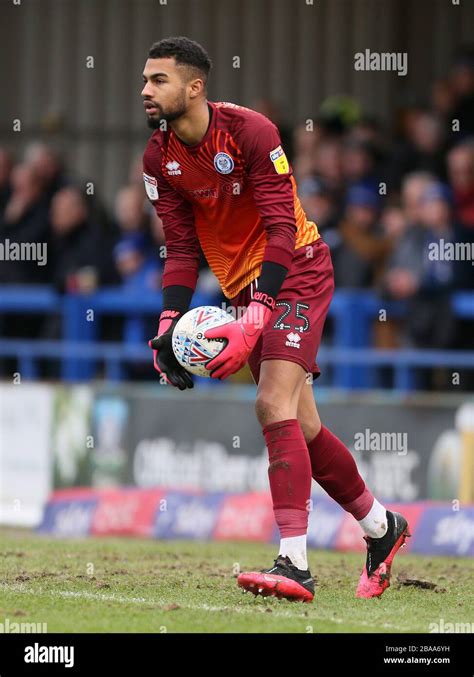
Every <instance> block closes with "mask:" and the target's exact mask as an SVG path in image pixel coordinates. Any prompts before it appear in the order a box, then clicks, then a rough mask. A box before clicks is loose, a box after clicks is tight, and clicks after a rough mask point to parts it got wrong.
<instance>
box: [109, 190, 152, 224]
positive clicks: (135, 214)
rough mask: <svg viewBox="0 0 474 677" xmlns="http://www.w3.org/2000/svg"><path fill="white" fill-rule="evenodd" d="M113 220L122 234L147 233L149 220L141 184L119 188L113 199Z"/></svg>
mask: <svg viewBox="0 0 474 677" xmlns="http://www.w3.org/2000/svg"><path fill="white" fill-rule="evenodd" d="M115 218H116V220H117V223H118V226H119V229H120V231H121V232H122V233H133V232H142V233H144V232H147V231H148V229H149V218H148V214H147V212H146V210H145V193H144V190H143V182H142V183H141V184H140V185H139V186H138V185H135V184H131V185H129V186H125V187H124V188H121V189H120V190H119V191H118V193H117V196H116V198H115Z"/></svg>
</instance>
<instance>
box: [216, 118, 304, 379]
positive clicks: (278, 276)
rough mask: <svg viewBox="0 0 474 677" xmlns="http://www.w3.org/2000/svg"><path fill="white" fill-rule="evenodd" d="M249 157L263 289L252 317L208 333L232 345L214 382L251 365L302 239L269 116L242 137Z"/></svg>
mask: <svg viewBox="0 0 474 677" xmlns="http://www.w3.org/2000/svg"><path fill="white" fill-rule="evenodd" d="M237 140H238V142H239V145H240V147H241V149H242V152H243V154H244V158H245V164H246V168H247V173H248V177H249V180H250V182H251V184H252V187H253V195H254V199H255V202H256V204H257V207H258V210H259V214H260V217H261V219H262V223H263V227H264V228H265V231H266V234H267V244H266V247H265V250H264V254H263V261H262V270H261V273H260V277H259V279H258V291H256V292H255V293H254V297H253V300H252V301H251V303H250V304H249V306H248V308H247V311H246V313H245V314H244V315H243V316H242V317H241V318H240V319H239V320H236V321H235V322H231V323H229V324H226V325H224V326H223V327H216V328H215V329H211V330H208V331H207V332H206V334H205V336H206V337H207V338H226V339H227V345H226V347H225V348H224V349H223V350H222V351H221V352H220V353H219V355H217V357H215V358H214V359H213V360H212V361H211V362H210V363H209V365H208V368H209V369H210V371H211V376H212V377H213V378H226V377H227V376H230V374H233V373H235V372H236V371H238V370H239V369H240V368H241V367H242V366H243V365H244V364H245V362H246V361H247V359H248V356H249V355H250V353H251V352H252V350H253V348H254V346H255V344H256V343H257V341H258V338H259V336H260V334H261V333H262V331H263V328H264V326H265V325H266V324H267V322H268V321H269V320H270V317H271V315H272V312H273V310H274V308H275V303H276V299H277V296H278V293H279V291H280V289H281V286H282V285H283V282H284V280H285V277H286V275H287V273H288V269H289V268H290V265H291V262H292V260H293V255H294V249H295V237H296V221H295V209H294V193H293V185H292V182H291V179H290V176H291V168H290V166H289V164H288V161H287V159H286V156H285V153H284V151H283V149H282V147H281V139H280V135H279V133H278V130H277V128H276V127H275V125H274V124H273V123H272V122H270V121H269V120H267V119H266V118H260V119H259V120H258V122H257V123H256V124H255V123H254V121H253V120H251V121H250V122H249V123H248V124H247V125H245V126H244V127H243V128H242V129H241V130H240V132H239V138H238V139H237Z"/></svg>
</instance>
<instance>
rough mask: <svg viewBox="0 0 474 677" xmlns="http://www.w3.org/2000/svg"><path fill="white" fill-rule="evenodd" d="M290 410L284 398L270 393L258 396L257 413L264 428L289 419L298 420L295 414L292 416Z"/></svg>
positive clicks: (256, 401)
mask: <svg viewBox="0 0 474 677" xmlns="http://www.w3.org/2000/svg"><path fill="white" fill-rule="evenodd" d="M290 409H291V408H290V406H289V403H288V402H286V401H285V399H284V398H282V397H278V396H277V395H275V394H271V393H269V392H261V393H258V394H257V399H256V400H255V413H256V415H257V419H258V422H259V423H260V425H261V426H262V428H264V427H265V426H266V425H270V424H271V423H277V422H278V421H285V420H287V419H289V418H296V415H295V413H293V415H291V411H290Z"/></svg>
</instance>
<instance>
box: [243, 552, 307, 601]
mask: <svg viewBox="0 0 474 677" xmlns="http://www.w3.org/2000/svg"><path fill="white" fill-rule="evenodd" d="M237 583H238V585H240V587H241V588H243V589H244V591H245V592H253V594H254V595H262V597H269V596H270V595H273V597H278V599H289V600H291V601H294V602H311V601H312V600H313V597H314V581H313V578H312V576H311V573H310V571H309V569H308V570H306V571H303V570H302V569H298V568H297V567H295V565H294V564H293V562H292V561H291V560H290V558H289V557H282V556H281V555H278V557H277V558H276V560H275V566H273V567H272V568H271V569H263V570H262V571H248V572H245V573H242V574H240V575H239V576H238V577H237Z"/></svg>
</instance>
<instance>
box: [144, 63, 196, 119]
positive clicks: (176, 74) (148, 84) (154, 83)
mask: <svg viewBox="0 0 474 677" xmlns="http://www.w3.org/2000/svg"><path fill="white" fill-rule="evenodd" d="M143 84H144V87H143V90H142V97H143V105H144V107H145V112H146V115H147V119H148V126H149V127H151V128H152V129H156V128H158V127H159V126H160V121H161V120H166V121H167V122H172V121H173V120H176V119H177V118H179V117H181V116H182V115H184V114H185V113H186V111H187V107H188V101H187V85H186V82H185V81H184V79H183V68H179V67H178V66H176V63H175V60H174V58H169V59H148V61H147V62H146V64H145V70H144V71H143Z"/></svg>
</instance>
